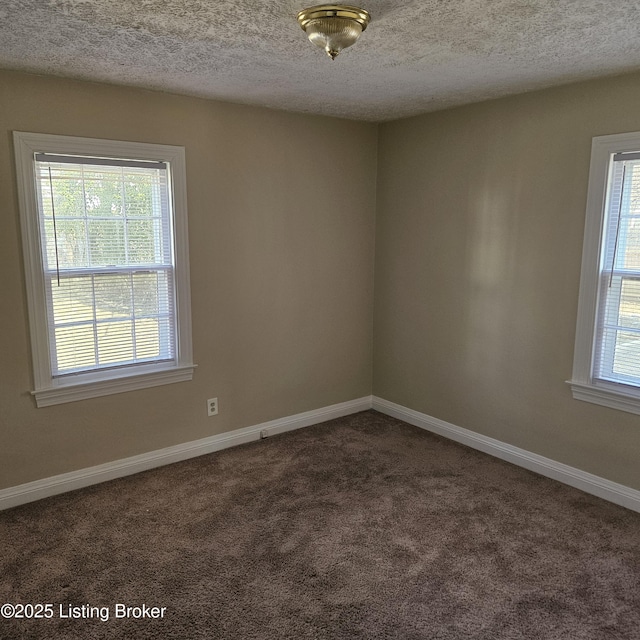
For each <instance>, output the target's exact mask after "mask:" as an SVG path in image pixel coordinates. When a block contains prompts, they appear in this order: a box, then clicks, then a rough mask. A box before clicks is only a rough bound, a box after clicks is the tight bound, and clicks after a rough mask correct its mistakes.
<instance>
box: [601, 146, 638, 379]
mask: <svg viewBox="0 0 640 640" xmlns="http://www.w3.org/2000/svg"><path fill="white" fill-rule="evenodd" d="M605 202H606V205H605V206H606V212H605V219H604V227H603V234H604V237H603V243H602V254H601V259H600V263H601V268H600V291H599V296H598V312H597V322H596V327H597V329H596V340H595V342H596V344H595V349H594V378H596V379H601V380H607V381H610V382H618V383H623V384H631V385H640V154H637V153H635V154H634V153H619V154H615V155H614V156H613V157H612V159H611V167H610V171H609V180H608V189H607V197H606V201H605Z"/></svg>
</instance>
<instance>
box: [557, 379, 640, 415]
mask: <svg viewBox="0 0 640 640" xmlns="http://www.w3.org/2000/svg"><path fill="white" fill-rule="evenodd" d="M567 384H568V385H569V386H570V387H571V392H572V393H573V397H574V399H576V400H584V401H585V402H592V403H593V404H600V405H602V406H604V407H609V408H610V409H618V410H619V411H627V412H628V413H635V414H638V415H640V389H638V390H637V391H636V390H635V389H634V390H630V391H629V393H624V392H623V391H622V390H621V389H618V388H617V387H621V385H616V389H613V388H611V387H608V386H604V385H602V386H600V385H595V384H588V383H584V382H574V381H572V380H568V381H567ZM621 388H624V387H621Z"/></svg>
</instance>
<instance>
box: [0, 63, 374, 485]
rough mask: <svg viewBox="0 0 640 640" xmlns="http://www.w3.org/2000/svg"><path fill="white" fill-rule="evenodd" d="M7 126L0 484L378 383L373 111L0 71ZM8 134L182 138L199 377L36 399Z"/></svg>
mask: <svg viewBox="0 0 640 640" xmlns="http://www.w3.org/2000/svg"><path fill="white" fill-rule="evenodd" d="M0 128H1V131H0V265H1V266H0V272H1V273H2V274H3V275H2V307H3V308H2V311H1V312H0V358H1V365H0V488H4V487H8V486H13V485H17V484H20V483H23V482H28V481H31V480H36V479H40V478H45V477H48V476H51V475H54V474H58V473H63V472H67V471H72V470H76V469H80V468H83V467H87V466H91V465H96V464H100V463H104V462H108V461H111V460H115V459H119V458H123V457H127V456H132V455H136V454H139V453H143V452H146V451H152V450H154V449H159V448H162V447H166V446H170V445H175V444H178V443H182V442H186V441H190V440H195V439H198V438H203V437H207V436H210V435H212V434H216V433H220V432H223V431H227V430H231V429H236V428H239V427H244V426H248V425H253V424H257V423H260V422H263V421H267V420H271V419H275V418H280V417H284V416H287V415H292V414H295V413H299V412H302V411H307V410H312V409H316V408H319V407H324V406H327V405H330V404H334V403H338V402H342V401H346V400H352V399H354V398H358V397H362V396H365V395H369V394H370V393H371V344H372V327H371V324H372V323H371V318H372V304H373V297H372V296H373V243H374V210H375V180H376V146H377V130H376V127H375V126H374V125H370V124H360V123H354V122H349V121H341V120H336V119H331V118H321V117H311V116H303V115H293V114H287V113H279V112H276V111H270V110H266V109H259V108H250V107H241V106H236V105H229V104H222V103H216V102H212V101H205V100H197V99H193V98H187V97H180V96H172V95H167V94H162V93H154V92H148V91H142V90H136V89H127V88H117V87H112V86H106V85H99V84H92V83H82V82H73V81H67V80H61V79H56V78H47V77H39V76H33V75H26V74H18V73H8V72H0ZM13 130H19V131H33V132H41V133H55V134H65V135H75V136H87V137H96V138H110V139H116V140H134V141H142V142H156V143H164V144H174V145H181V146H184V147H185V148H186V157H187V187H188V203H189V239H190V262H191V289H192V313H193V349H194V360H195V362H196V363H197V364H198V368H197V370H196V372H195V376H194V379H193V381H191V382H187V383H179V384H173V385H167V386H163V387H156V388H154V389H146V390H142V391H135V392H130V393H124V394H118V395H113V396H109V397H103V398H96V399H92V400H86V401H81V402H74V403H69V404H64V405H58V406H53V407H46V408H42V409H36V408H35V404H34V401H33V399H32V397H31V396H30V394H29V390H30V389H32V388H33V379H32V371H31V356H30V349H29V333H28V325H27V315H26V300H25V281H24V271H23V266H22V255H21V240H20V233H19V218H18V205H17V196H16V188H15V167H14V161H13V149H12V142H11V132H12V131H13ZM212 396H217V397H218V398H219V402H220V415H219V416H217V417H213V418H208V417H207V415H206V405H205V401H206V399H207V398H208V397H212Z"/></svg>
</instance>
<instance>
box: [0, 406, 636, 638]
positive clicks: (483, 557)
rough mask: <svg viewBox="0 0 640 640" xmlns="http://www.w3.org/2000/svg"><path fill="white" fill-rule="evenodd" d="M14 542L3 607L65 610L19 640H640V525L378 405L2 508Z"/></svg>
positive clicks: (7, 631) (2, 523)
mask: <svg viewBox="0 0 640 640" xmlns="http://www.w3.org/2000/svg"><path fill="white" fill-rule="evenodd" d="M0 549H1V555H2V558H1V560H0V566H1V568H2V573H1V577H0V604H1V603H3V602H9V603H52V604H53V605H54V617H53V618H52V619H45V620H21V621H11V620H0V637H2V638H3V639H4V638H7V639H8V638H11V639H12V640H13V639H20V638H25V639H26V638H29V639H31V638H33V639H38V640H46V639H48V638H65V639H74V638H82V639H95V638H109V639H110V640H121V639H125V638H126V639H145V638H158V639H180V640H190V639H196V638H207V639H209V638H211V639H220V640H224V639H230V640H231V639H233V640H250V639H254V638H255V639H260V640H271V639H273V640H282V639H287V638H290V639H296V640H298V639H306V638H349V639H365V638H366V639H376V638H397V639H402V640H412V639H416V640H417V639H418V638H420V639H429V640H432V639H433V640H458V639H471V638H473V639H474V640H499V639H505V640H506V639H509V640H511V639H513V640H516V639H517V640H521V639H522V640H525V639H526V640H536V639H541V640H542V639H544V640H551V639H558V640H573V639H579V640H586V639H593V640H622V639H624V640H638V638H640V514H637V513H633V512H631V511H628V510H625V509H623V508H621V507H617V506H615V505H612V504H609V503H607V502H604V501H601V500H599V499H597V498H593V497H591V496H588V495H586V494H583V493H581V492H579V491H576V490H573V489H571V488H568V487H566V486H563V485H561V484H557V483H555V482H553V481H551V480H547V479H545V478H541V477H539V476H536V475H535V474H532V473H529V472H527V471H524V470H522V469H519V468H517V467H514V466H511V465H509V464H506V463H503V462H500V461H498V460H495V459H493V458H490V457H488V456H486V455H484V454H481V453H478V452H475V451H472V450H470V449H467V448H465V447H462V446H459V445H456V444H454V443H451V442H448V441H446V440H443V439H440V438H438V437H435V436H432V435H430V434H428V433H426V432H424V431H421V430H419V429H416V428H414V427H411V426H408V425H406V424H404V423H402V422H399V421H398V420H394V419H392V418H389V417H386V416H383V415H381V414H378V413H375V412H371V411H368V412H365V413H360V414H356V415H354V416H349V417H346V418H341V419H339V420H333V421H331V422H327V423H325V424H323V425H317V426H315V427H310V428H307V429H303V430H300V431H295V432H291V433H288V434H284V435H281V436H276V437H273V438H270V439H268V440H265V441H262V442H257V443H253V444H250V445H245V446H242V447H237V448H234V449H228V450H226V451H223V452H219V453H215V454H211V455H208V456H204V457H201V458H198V459H195V460H190V461H187V462H183V463H179V464H175V465H172V466H170V467H164V468H162V469H157V470H153V471H148V472H146V473H143V474H139V475H137V476H132V477H129V478H124V479H121V480H116V481H113V482H110V483H107V484H102V485H98V486H95V487H90V488H88V489H84V490H81V491H77V492H74V493H69V494H66V495H63V496H58V497H55V498H50V499H47V500H44V501H41V502H39V503H34V504H31V505H25V506H23V507H19V508H16V509H12V510H10V511H6V512H4V513H1V514H0ZM116 603H123V604H128V605H130V606H134V605H141V604H142V603H145V604H147V605H149V606H158V607H166V608H167V610H166V613H165V615H164V618H162V619H158V620H132V619H130V620H127V619H115V618H114V611H115V605H116ZM60 605H62V606H63V611H65V612H67V611H69V609H68V607H69V605H74V606H76V607H78V611H81V610H80V607H81V605H91V606H94V607H109V615H110V617H109V620H108V621H105V622H103V621H101V620H100V619H96V618H92V619H60V617H59V614H60V610H59V609H60Z"/></svg>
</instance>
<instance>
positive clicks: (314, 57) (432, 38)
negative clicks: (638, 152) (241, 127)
mask: <svg viewBox="0 0 640 640" xmlns="http://www.w3.org/2000/svg"><path fill="white" fill-rule="evenodd" d="M312 4H318V2H317V0H316V2H313V0H312V1H311V2H305V1H304V0H302V2H300V1H298V0H277V1H273V0H264V1H262V2H260V1H257V0H236V1H235V2H232V1H231V0H1V1H0V68H6V69H18V70H24V71H30V72H36V73H46V74H55V75H61V76H68V77H72V78H82V79H90V80H96V81H101V82H109V83H114V84H124V85H135V86H140V87H147V88H150V89H160V90H164V91H170V92H174V93H183V94H188V95H195V96H201V97H208V98H216V99H219V100H226V101H231V102H241V103H248V104H257V105H264V106H269V107H275V108H281V109H288V110H292V111H301V112H307V113H320V114H326V115H332V116H341V117H347V118H355V119H361V120H372V121H383V120H391V119H394V118H399V117H404V116H409V115H414V114H418V113H422V112H425V111H433V110H436V109H441V108H444V107H449V106H454V105H459V104H464V103H468V102H477V101H479V100H484V99H487V98H493V97H498V96H501V95H505V94H508V93H517V92H522V91H527V90H531V89H536V88H540V87H545V86H551V85H554V84H562V83H566V82H570V81H574V80H580V79H586V78H591V77H596V76H603V75H610V74H616V73H622V72H626V71H632V70H636V69H640V2H639V1H638V0H422V1H418V0H408V1H405V2H393V1H390V0H366V1H365V0H362V2H361V3H360V4H361V6H363V7H364V8H365V9H367V10H368V11H369V12H370V13H371V16H372V21H371V23H370V25H369V27H368V28H367V30H366V31H365V33H364V34H363V35H362V37H361V38H360V40H359V42H358V43H356V45H355V46H354V47H352V48H351V49H347V50H346V51H344V52H343V53H342V54H341V55H340V56H339V57H338V58H337V59H336V60H335V61H333V62H332V61H331V60H330V59H329V58H328V57H327V56H326V55H325V54H324V53H323V52H322V51H321V50H320V49H317V48H316V47H314V46H313V45H312V44H311V43H309V42H308V41H307V39H306V36H305V34H304V33H303V32H302V30H301V29H300V27H299V26H298V23H297V22H296V14H297V12H298V11H299V10H301V9H303V8H306V7H307V6H309V5H312Z"/></svg>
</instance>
